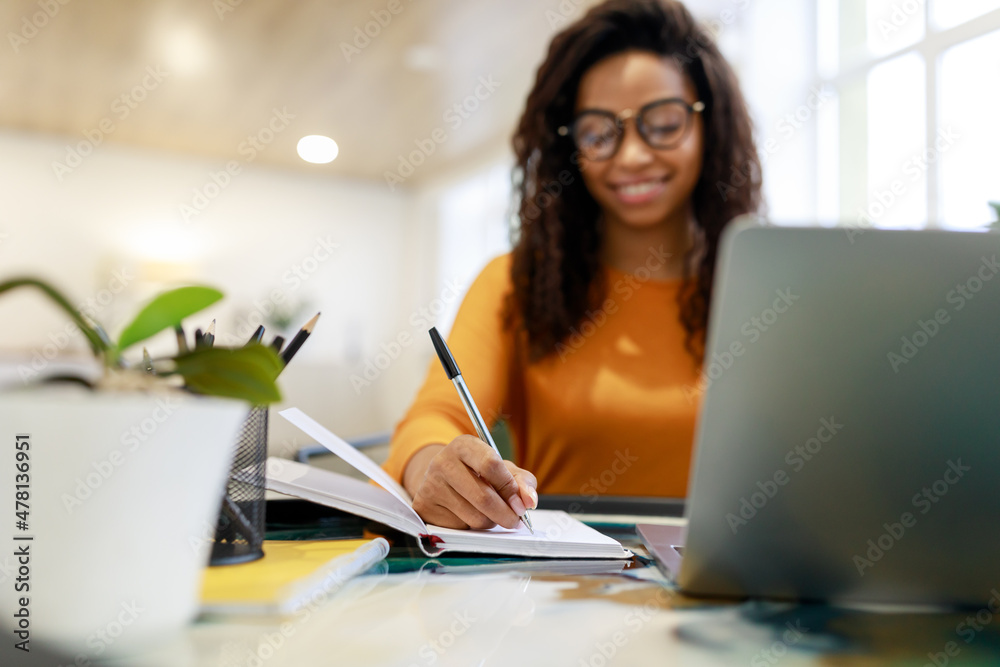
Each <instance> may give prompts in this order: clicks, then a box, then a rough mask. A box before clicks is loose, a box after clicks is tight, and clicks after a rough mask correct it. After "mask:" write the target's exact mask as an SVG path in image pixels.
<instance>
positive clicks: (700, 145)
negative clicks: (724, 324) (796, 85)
mask: <svg viewBox="0 0 1000 667" xmlns="http://www.w3.org/2000/svg"><path fill="white" fill-rule="evenodd" d="M513 144H514V150H515V152H516V155H517V166H516V168H515V185H516V189H517V193H518V195H519V219H520V229H519V234H518V238H517V241H516V245H515V248H514V250H513V252H512V253H511V254H510V255H508V256H505V257H500V258H498V259H496V260H494V261H493V262H491V263H490V264H489V265H488V266H487V267H486V268H485V269H484V270H483V272H482V274H480V276H479V277H478V278H477V279H476V281H475V283H474V284H473V285H472V287H471V288H470V289H469V293H468V294H467V296H466V298H465V301H464V302H463V304H462V307H461V309H460V310H459V313H458V316H457V318H456V320H455V323H454V326H453V328H452V332H451V337H450V339H449V345H450V346H451V348H452V350H453V352H454V354H455V357H456V359H458V361H459V364H460V366H461V368H462V371H463V375H464V377H465V380H466V382H467V384H468V385H469V388H470V390H471V392H472V394H473V396H474V397H475V398H476V401H477V403H478V404H479V408H480V410H481V411H482V413H483V415H484V417H485V418H486V420H487V421H488V422H491V423H492V422H495V421H497V420H498V419H499V418H501V417H502V418H504V419H505V420H506V421H507V424H508V426H509V427H510V430H511V435H512V439H513V442H514V447H515V453H516V460H517V461H518V463H519V466H515V465H514V464H513V463H510V462H503V461H501V460H500V458H499V457H498V456H497V455H496V454H495V453H494V452H493V451H492V450H491V449H490V448H489V447H488V446H487V445H486V444H485V443H483V442H482V441H480V440H479V439H478V438H476V437H474V436H471V435H467V434H469V433H473V432H475V431H474V429H473V427H472V424H471V422H470V421H469V419H468V417H467V416H466V414H465V411H464V410H463V408H462V404H461V402H460V401H459V398H458V396H457V394H456V392H455V390H454V388H453V387H452V386H451V383H450V382H449V381H448V380H447V378H446V377H445V375H444V373H443V372H442V370H441V368H440V367H438V364H437V361H436V360H435V361H434V362H433V363H432V364H431V368H430V370H429V374H428V377H427V380H426V382H425V384H424V386H423V388H422V389H421V390H420V392H419V394H418V396H417V399H416V401H415V403H414V405H413V406H412V407H411V408H410V410H409V412H408V413H407V414H406V416H405V417H404V419H403V421H402V422H401V423H400V424H399V426H398V427H397V429H396V432H395V434H394V436H393V440H392V444H391V449H390V455H389V459H388V461H387V462H386V464H385V467H386V469H387V470H388V471H389V472H390V473H391V474H393V475H394V476H395V477H396V478H397V479H400V480H401V481H402V483H403V485H404V486H405V487H406V488H407V490H408V491H409V492H410V494H411V495H412V496H413V497H414V508H415V509H416V510H417V511H418V512H419V513H420V515H421V516H422V517H423V518H424V519H425V520H427V521H428V522H430V523H434V524H437V525H440V526H447V527H456V528H466V527H472V528H489V527H492V526H494V525H496V524H499V525H502V526H505V527H514V526H516V525H517V522H518V516H520V515H522V514H523V513H524V510H525V508H528V509H530V508H532V507H534V506H535V505H536V504H537V493H536V488H537V489H540V490H541V491H542V492H544V493H558V494H580V495H598V494H610V495H660V496H684V495H685V494H686V491H687V477H688V469H689V467H690V457H691V447H692V441H693V437H694V424H695V417H696V411H697V405H698V397H697V393H698V392H697V390H696V387H697V386H698V373H699V366H700V363H701V355H702V349H703V344H704V334H705V328H706V323H707V318H708V305H709V297H710V294H711V288H712V275H713V270H714V268H715V258H716V250H717V247H718V241H719V235H720V233H721V231H722V229H723V227H724V226H725V224H726V223H727V222H728V221H729V220H731V219H732V218H734V217H736V216H737V215H740V214H743V213H748V212H752V211H755V210H757V209H758V208H759V204H760V176H759V175H760V165H759V162H758V160H757V156H756V151H755V148H754V144H753V138H752V132H751V123H750V119H749V115H748V113H747V110H746V107H745V103H744V101H743V97H742V95H741V94H740V92H739V88H738V85H737V83H736V78H735V76H734V75H733V73H732V71H731V69H730V67H729V65H728V64H727V63H726V62H725V60H724V59H723V58H722V56H721V54H720V53H719V51H718V49H717V48H716V47H715V45H714V44H713V43H712V42H711V41H710V39H709V38H707V36H706V35H705V34H704V33H703V32H702V31H701V30H700V29H699V28H698V27H697V25H696V24H695V22H694V20H693V19H692V17H691V15H690V14H689V13H688V11H687V10H686V9H685V8H684V7H683V5H681V4H680V3H678V2H674V1H672V0H609V1H608V2H605V3H603V4H601V5H599V6H597V7H594V8H593V9H591V10H590V11H589V12H588V13H587V14H586V15H585V16H584V17H583V18H582V19H580V20H579V21H578V22H577V23H575V24H573V25H571V26H570V27H568V28H567V29H565V30H564V31H563V32H562V33H560V34H558V35H557V36H556V37H555V38H554V39H553V41H552V44H551V45H550V48H549V52H548V55H547V57H546V59H545V61H544V62H543V63H542V65H541V67H540V68H539V70H538V75H537V79H536V81H535V85H534V87H533V89H532V91H531V93H530V94H529V96H528V101H527V105H526V108H525V111H524V115H523V116H522V117H521V121H520V124H519V126H518V129H517V132H516V134H515V135H514V141H513ZM734 175H736V176H739V178H734V177H733V176H734Z"/></svg>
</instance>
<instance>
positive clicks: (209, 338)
mask: <svg viewBox="0 0 1000 667" xmlns="http://www.w3.org/2000/svg"><path fill="white" fill-rule="evenodd" d="M203 340H204V341H205V347H212V346H213V345H215V320H212V323H211V324H209V325H208V328H207V329H205V338H204V339H203Z"/></svg>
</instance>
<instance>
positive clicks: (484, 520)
mask: <svg viewBox="0 0 1000 667" xmlns="http://www.w3.org/2000/svg"><path fill="white" fill-rule="evenodd" d="M511 465H512V464H511ZM515 475H519V476H520V477H517V476H515ZM518 479H521V480H522V481H521V482H520V483H519V482H518ZM534 484H535V481H534V476H533V475H531V473H528V472H527V471H522V470H521V469H520V468H517V467H516V466H513V468H510V467H508V464H507V463H506V462H504V461H503V460H502V459H501V458H500V457H499V455H497V454H496V452H494V451H493V449H492V448H490V447H489V446H488V445H487V444H486V443H484V442H482V441H481V440H479V439H478V438H475V437H473V436H470V435H463V436H459V437H457V438H455V439H454V440H453V441H452V442H451V443H449V444H448V445H447V446H445V447H443V448H441V449H440V450H438V451H437V453H436V454H435V455H434V456H433V458H432V459H431V460H430V463H429V464H428V466H427V469H426V472H425V473H424V475H423V479H422V480H421V483H420V488H419V490H418V492H417V494H416V496H415V497H414V509H416V510H417V512H418V513H419V514H420V515H421V516H423V517H424V519H425V520H427V521H430V522H431V523H436V524H437V525H441V526H445V527H462V528H464V527H466V526H458V525H456V524H457V523H458V522H463V523H464V524H466V525H467V526H469V527H472V528H490V527H492V526H494V525H501V526H504V527H505V528H515V527H517V525H518V523H519V522H520V517H521V516H522V515H523V514H524V512H525V509H526V507H528V506H529V504H531V503H532V502H533V501H532V494H533V493H534ZM529 489H530V490H529Z"/></svg>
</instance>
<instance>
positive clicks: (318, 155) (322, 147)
mask: <svg viewBox="0 0 1000 667" xmlns="http://www.w3.org/2000/svg"><path fill="white" fill-rule="evenodd" d="M295 149H296V150H297V151H298V153H299V157H300V158H302V159H303V160H305V161H306V162H312V163H313V164H326V163H327V162H333V160H334V159H335V158H336V157H337V154H338V153H340V148H339V147H338V146H337V142H336V141H334V140H333V139H331V138H330V137H324V136H322V135H319V134H310V135H309V136H307V137H302V138H301V139H299V143H298V145H297V146H296V147H295Z"/></svg>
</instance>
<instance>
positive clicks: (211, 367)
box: [174, 344, 283, 405]
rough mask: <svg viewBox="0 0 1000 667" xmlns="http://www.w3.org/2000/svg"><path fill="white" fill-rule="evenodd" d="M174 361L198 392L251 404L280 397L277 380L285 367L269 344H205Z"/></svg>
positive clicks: (190, 387) (181, 373)
mask: <svg viewBox="0 0 1000 667" xmlns="http://www.w3.org/2000/svg"><path fill="white" fill-rule="evenodd" d="M174 362H175V364H176V368H175V371H174V372H175V373H177V374H179V375H181V376H182V377H183V378H184V383H185V384H186V385H187V387H188V388H189V389H191V390H193V391H195V392H197V393H199V394H206V395H209V396H226V397H228V398H238V399H242V400H244V401H247V402H249V403H250V404H251V405H267V404H269V403H276V402H278V401H280V400H281V392H280V391H279V390H278V385H277V383H276V382H275V380H276V378H277V377H278V373H280V372H281V369H282V368H283V366H282V363H281V359H279V358H278V355H277V354H276V353H275V351H274V350H273V349H271V348H270V347H267V346H264V345H260V344H254V345H248V346H247V347H241V348H237V349H230V348H225V347H206V348H201V349H197V350H194V351H192V352H188V353H187V354H183V355H181V356H179V357H176V358H175V359H174Z"/></svg>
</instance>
